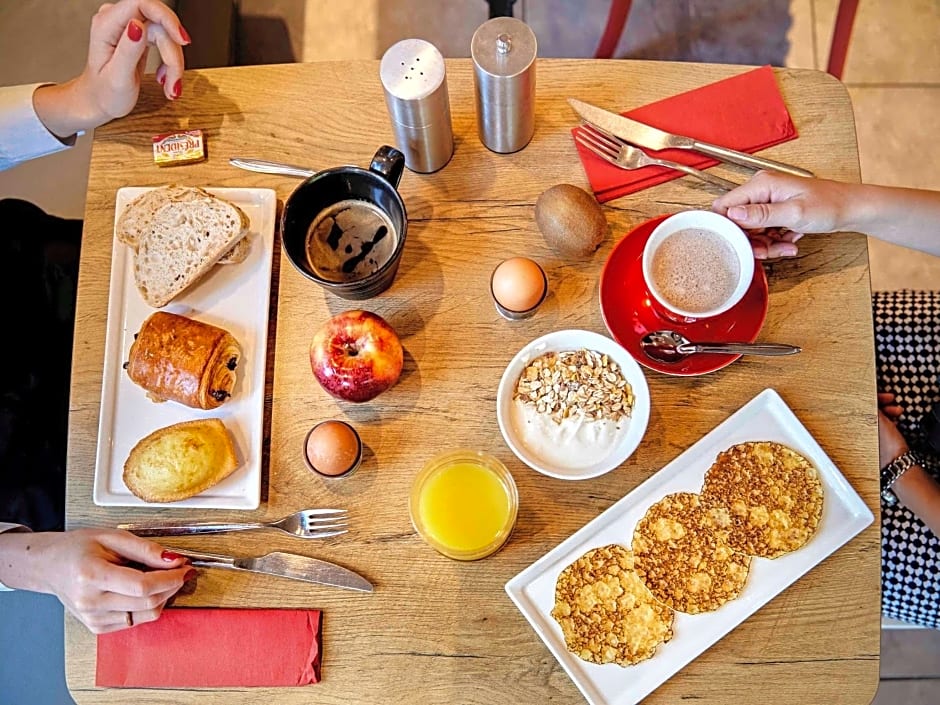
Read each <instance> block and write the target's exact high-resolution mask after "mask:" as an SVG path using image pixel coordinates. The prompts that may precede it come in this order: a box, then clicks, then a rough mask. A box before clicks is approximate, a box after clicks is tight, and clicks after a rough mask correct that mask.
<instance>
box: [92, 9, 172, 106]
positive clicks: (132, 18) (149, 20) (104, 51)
mask: <svg viewBox="0 0 940 705" xmlns="http://www.w3.org/2000/svg"><path fill="white" fill-rule="evenodd" d="M145 38H146V41H144V39H145ZM189 43H190V38H189V34H188V33H187V32H186V30H185V29H184V28H183V26H182V25H181V24H180V20H179V17H177V16H176V13H174V12H173V11H172V10H171V9H170V8H168V7H167V6H166V5H165V4H163V3H162V2H160V1H159V0H121V1H120V2H118V3H116V4H113V5H112V4H104V5H102V6H101V8H100V9H99V10H98V14H96V15H95V16H94V17H93V18H92V20H91V32H90V35H89V43H88V62H87V65H86V66H85V70H84V72H83V73H82V75H81V77H80V78H79V85H80V86H81V87H82V89H83V90H84V91H86V92H87V97H88V99H89V100H90V101H91V102H92V103H93V104H94V105H95V106H96V107H97V108H98V109H99V110H100V112H101V114H102V116H103V117H104V119H103V120H102V123H99V124H103V123H104V122H107V121H108V120H111V119H113V118H117V117H123V116H124V115H127V114H128V113H129V112H130V111H131V110H133V108H134V106H135V105H136V104H137V97H138V95H139V93H140V80H141V77H142V76H143V72H144V66H145V63H146V56H147V49H148V47H149V46H150V45H155V46H156V47H157V49H158V51H159V52H160V58H161V61H162V63H161V64H160V67H159V68H158V69H157V73H156V78H157V81H158V82H160V83H161V84H163V92H164V94H165V95H166V97H167V98H169V99H170V100H173V99H176V98H179V97H180V95H182V90H183V84H182V77H183V46H185V45H187V44H189Z"/></svg>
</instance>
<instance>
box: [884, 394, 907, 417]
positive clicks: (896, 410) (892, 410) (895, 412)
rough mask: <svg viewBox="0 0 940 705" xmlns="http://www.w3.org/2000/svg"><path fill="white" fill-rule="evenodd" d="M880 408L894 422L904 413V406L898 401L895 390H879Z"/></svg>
mask: <svg viewBox="0 0 940 705" xmlns="http://www.w3.org/2000/svg"><path fill="white" fill-rule="evenodd" d="M878 408H879V409H880V410H881V411H883V412H884V415H885V416H887V417H888V419H890V420H891V421H893V422H894V423H897V421H898V419H899V418H901V414H903V413H904V407H902V406H901V405H900V404H898V403H897V399H895V396H894V393H893V392H878Z"/></svg>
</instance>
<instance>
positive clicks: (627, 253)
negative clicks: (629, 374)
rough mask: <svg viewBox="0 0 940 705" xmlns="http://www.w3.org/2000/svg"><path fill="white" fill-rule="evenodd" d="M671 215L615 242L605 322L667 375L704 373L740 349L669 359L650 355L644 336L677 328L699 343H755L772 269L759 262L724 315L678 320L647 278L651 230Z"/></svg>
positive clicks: (644, 361) (605, 283)
mask: <svg viewBox="0 0 940 705" xmlns="http://www.w3.org/2000/svg"><path fill="white" fill-rule="evenodd" d="M667 217H668V216H665V215H663V216H660V217H658V218H653V219H652V220H648V221H646V222H645V223H643V224H642V225H639V226H637V227H636V228H634V229H633V230H631V231H630V232H629V233H627V234H626V235H625V236H624V237H623V239H621V240H620V242H618V243H617V244H616V245H614V249H613V251H611V253H610V256H609V257H608V258H607V262H606V263H605V264H604V269H603V271H602V272H601V281H600V299H601V315H602V316H603V317H604V325H606V326H607V330H608V331H610V334H611V335H612V336H613V338H614V340H616V341H617V342H618V343H620V344H621V345H622V346H623V347H624V348H626V350H627V351H628V352H629V353H630V354H631V355H632V356H633V358H634V359H635V360H636V361H637V362H639V363H640V364H641V365H643V366H644V367H648V368H649V369H651V370H656V371H657V372H662V373H664V374H667V375H680V376H691V375H703V374H707V373H709V372H714V371H715V370H720V369H721V368H723V367H727V366H728V365H730V364H731V363H732V362H734V361H735V360H737V359H738V358H739V357H741V356H740V355H727V354H717V353H699V354H696V355H689V357H687V358H686V359H685V360H683V361H681V362H678V363H674V364H670V363H665V362H658V361H656V360H651V359H650V358H648V357H647V356H646V355H645V354H644V353H643V351H642V350H641V349H640V340H641V339H642V338H643V336H644V335H646V334H647V333H651V332H653V331H657V330H674V331H677V332H679V333H682V334H683V335H684V336H686V337H687V338H688V339H689V340H693V341H695V342H698V343H714V342H747V343H753V342H754V341H755V340H756V339H757V335H758V333H760V329H761V326H763V325H764V319H765V318H766V316H767V275H766V274H764V268H763V267H762V266H761V264H760V262H755V263H754V265H755V266H754V278H753V279H752V280H751V286H750V288H749V289H748V290H747V292H746V293H745V294H744V298H742V299H741V301H740V302H739V303H738V304H737V305H735V306H733V307H732V308H730V309H729V310H727V311H725V312H724V313H722V314H721V315H719V316H715V317H714V318H710V319H707V320H702V321H695V322H693V323H676V322H674V321H672V320H670V319H668V318H666V317H664V316H663V314H661V313H660V312H659V311H658V310H657V304H656V303H655V302H654V301H653V298H652V296H651V295H650V293H649V290H648V289H647V287H646V282H645V281H644V279H643V263H642V257H643V247H644V245H646V241H647V240H648V239H649V236H650V234H651V233H652V232H653V230H654V229H655V228H656V226H657V225H659V223H660V222H661V221H663V220H664V219H665V218H667Z"/></svg>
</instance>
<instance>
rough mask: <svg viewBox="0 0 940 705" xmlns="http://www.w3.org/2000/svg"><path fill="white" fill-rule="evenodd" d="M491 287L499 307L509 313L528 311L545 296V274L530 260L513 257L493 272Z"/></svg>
mask: <svg viewBox="0 0 940 705" xmlns="http://www.w3.org/2000/svg"><path fill="white" fill-rule="evenodd" d="M491 286H492V289H493V297H494V298H495V299H496V302H497V303H498V304H499V305H500V306H502V307H503V308H506V309H509V310H510V311H528V310H529V309H531V308H533V307H534V306H537V305H538V304H539V303H540V302H541V301H542V298H543V296H544V295H545V289H546V284H545V272H544V271H542V268H541V267H540V266H539V265H538V264H537V263H536V262H533V261H532V260H530V259H527V258H525V257H513V258H512V259H507V260H505V261H503V262H500V264H499V266H497V267H496V269H495V270H493V277H492V279H491Z"/></svg>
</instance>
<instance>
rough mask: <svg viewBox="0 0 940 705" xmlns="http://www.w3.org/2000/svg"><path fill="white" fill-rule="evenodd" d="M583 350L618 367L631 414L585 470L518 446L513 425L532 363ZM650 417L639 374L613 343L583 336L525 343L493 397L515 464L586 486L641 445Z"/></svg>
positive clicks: (563, 333)
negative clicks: (517, 395)
mask: <svg viewBox="0 0 940 705" xmlns="http://www.w3.org/2000/svg"><path fill="white" fill-rule="evenodd" d="M582 348H585V349H588V350H596V351H597V352H599V353H601V354H602V355H604V354H606V355H608V356H609V357H610V358H611V359H612V360H613V361H614V362H616V363H617V365H619V367H620V370H621V372H622V373H623V376H624V377H625V378H626V380H627V381H628V382H629V383H630V386H631V387H632V388H633V396H634V401H633V412H632V415H631V417H630V419H629V421H628V422H627V428H626V429H625V431H621V432H620V433H619V434H618V438H617V440H616V443H615V444H614V445H613V446H612V447H611V449H610V452H609V453H607V455H605V456H604V457H603V458H601V459H600V460H595V461H593V462H590V463H589V464H585V465H583V466H578V467H571V466H570V465H569V464H568V463H559V462H558V461H556V460H553V459H552V458H551V457H548V455H549V454H548V453H541V454H536V453H535V452H533V451H532V450H530V449H529V448H527V447H526V446H525V445H524V444H523V442H522V439H521V438H520V436H519V434H518V432H517V430H516V428H515V425H514V424H513V421H512V416H513V415H512V407H513V399H512V397H513V391H514V390H515V387H516V383H517V382H518V380H519V375H520V374H522V371H523V370H524V369H525V367H526V365H528V364H529V363H530V362H531V361H532V360H534V359H535V358H537V357H539V356H540V355H543V354H545V353H548V352H565V351H571V350H580V349H582ZM649 416H650V394H649V387H648V386H647V384H646V377H645V376H644V375H643V370H642V368H640V366H639V365H638V364H637V363H636V361H635V360H634V359H633V358H632V357H631V356H630V354H629V353H628V352H627V351H626V350H624V349H623V348H622V347H621V346H620V345H619V344H618V343H617V342H615V341H613V340H611V339H610V338H608V337H607V336H605V335H601V334H600V333H593V332H591V331H586V330H560V331H555V332H554V333H549V334H548V335H543V336H542V337H541V338H536V339H535V340H533V341H532V342H530V343H529V344H528V345H526V346H525V347H524V348H522V350H520V351H519V352H518V353H516V356H515V357H514V358H513V359H512V360H511V361H510V363H509V364H508V365H507V366H506V370H505V371H504V372H503V376H502V379H500V381H499V389H498V390H497V392H496V419H497V421H498V422H499V430H500V432H501V433H502V434H503V439H504V440H505V441H506V445H508V446H509V448H510V450H512V452H513V453H515V454H516V457H517V458H519V460H521V461H522V462H523V463H525V464H526V465H528V466H529V467H530V468H532V469H533V470H537V471H538V472H540V473H542V474H543V475H548V476H549V477H556V478H559V479H561V480H586V479H588V478H591V477H598V476H599V475H603V474H604V473H607V472H610V471H611V470H613V469H614V468H616V467H618V466H619V465H620V464H621V463H623V462H624V461H625V460H626V459H627V458H629V457H630V456H631V455H632V454H633V451H635V450H636V448H637V446H638V445H640V441H641V440H642V439H643V434H644V433H646V424H647V423H648V422H649Z"/></svg>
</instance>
